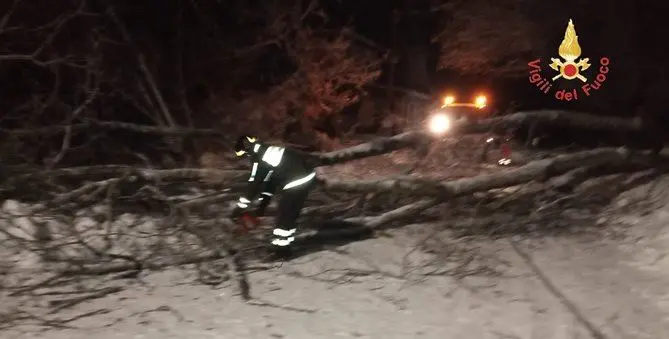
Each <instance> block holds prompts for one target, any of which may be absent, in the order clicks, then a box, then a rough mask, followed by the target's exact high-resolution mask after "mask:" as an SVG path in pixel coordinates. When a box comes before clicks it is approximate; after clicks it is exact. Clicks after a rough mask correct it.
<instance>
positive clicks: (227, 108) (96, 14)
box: [0, 0, 383, 166]
mask: <svg viewBox="0 0 669 339" xmlns="http://www.w3.org/2000/svg"><path fill="white" fill-rule="evenodd" d="M0 13H2V14H0V41H2V42H1V43H0V80H1V81H0V83H1V84H2V85H0V86H2V88H1V89H2V91H0V105H1V107H0V108H1V111H2V113H1V118H0V128H2V134H1V138H2V139H3V140H2V141H3V143H2V144H3V148H4V149H5V151H6V152H4V153H5V154H10V153H11V154H13V155H14V158H15V160H16V161H18V162H26V161H27V162H29V163H39V164H47V165H48V166H56V165H57V164H59V163H61V162H69V163H90V162H91V161H103V160H104V159H103V158H105V157H106V158H107V159H113V161H114V162H119V161H126V160H127V161H136V160H137V159H138V157H140V158H141V156H139V155H138V154H139V153H151V151H152V150H153V151H155V150H156V147H157V146H159V145H163V146H161V147H162V148H159V152H158V153H163V154H165V153H170V154H172V156H173V157H174V158H183V157H182V156H184V155H188V153H192V152H194V150H193V147H195V146H194V145H193V143H192V142H191V140H189V139H188V138H186V137H185V134H181V135H175V134H174V133H171V136H169V137H167V136H165V135H166V134H163V133H161V132H160V129H163V130H170V129H171V130H174V129H178V128H191V127H211V126H214V127H215V128H216V129H218V130H219V132H220V133H219V137H217V139H220V137H223V138H225V137H226V136H227V135H229V134H232V133H236V132H238V131H240V130H243V129H246V130H248V131H251V132H256V133H262V134H265V136H268V137H276V136H279V135H281V133H282V132H283V130H284V129H285V127H286V126H285V125H286V122H290V121H291V119H292V120H295V121H300V122H301V126H302V127H304V128H305V129H309V128H312V127H313V126H314V124H316V123H317V122H318V120H319V118H321V117H323V116H328V115H336V114H338V113H339V112H340V111H341V110H342V109H343V108H344V107H346V106H348V105H350V104H352V103H354V102H355V101H356V100H358V97H359V95H360V93H361V91H362V86H363V85H364V84H366V83H368V82H370V81H372V80H374V79H375V78H376V77H378V76H379V73H380V66H381V62H382V59H383V58H382V55H378V53H375V52H369V51H367V50H365V49H363V48H360V47H359V46H357V45H354V44H353V43H352V42H351V40H350V39H349V38H348V35H347V32H350V30H349V28H347V27H341V26H334V25H331V24H329V21H328V20H327V15H326V14H325V13H323V11H322V10H320V7H319V5H318V3H317V2H316V1H311V2H302V1H288V0H286V1H275V2H272V3H271V4H266V3H263V4H258V3H255V2H250V1H233V0H229V1H211V0H204V1H186V0H170V1H148V2H132V1H120V0H119V1H103V2H101V1H86V0H69V1H58V2H53V1H47V0H36V1H24V0H14V1H7V2H3V4H2V5H0ZM101 122H104V123H101ZM111 122H126V123H132V124H135V125H137V126H139V127H142V126H144V127H152V128H154V129H153V130H152V135H148V134H146V133H140V134H139V135H140V136H141V137H137V134H132V135H130V134H127V133H126V132H124V130H127V129H128V128H125V127H128V126H129V125H125V126H124V125H121V124H116V125H114V124H112V123H111ZM103 127H104V128H103ZM135 127H136V126H135ZM40 128H41V129H40ZM156 128H158V129H156ZM63 129H65V132H64V133H63ZM110 129H113V130H114V132H113V133H110V131H109V130H110ZM134 129H135V132H137V131H138V128H134ZM139 129H140V130H141V129H142V128H139ZM146 131H148V130H147V129H146V128H144V132H146ZM156 135H158V137H156ZM130 136H132V139H134V140H135V142H132V141H130V140H131V138H129V137H130ZM210 142H213V140H210V141H209V142H208V143H210ZM110 143H113V144H114V145H115V147H114V148H110V147H107V146H108V145H109V144H110ZM35 145H40V146H39V147H35ZM32 150H35V151H32ZM154 153H155V152H154ZM3 158H4V160H5V162H6V161H7V159H9V156H8V155H7V156H5V155H3ZM19 158H20V159H19ZM122 159H124V160H122Z"/></svg>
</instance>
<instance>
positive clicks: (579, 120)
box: [311, 110, 644, 166]
mask: <svg viewBox="0 0 669 339" xmlns="http://www.w3.org/2000/svg"><path fill="white" fill-rule="evenodd" d="M532 123H539V124H549V125H551V126H564V127H569V128H576V129H582V130H595V131H612V132H616V131H617V132H640V131H642V130H643V128H644V124H643V121H642V120H641V119H639V118H634V119H629V118H616V117H605V116H596V115H592V114H586V113H580V112H570V111H557V110H539V111H526V112H517V113H513V114H509V115H505V116H500V117H494V118H488V119H483V120H479V121H471V122H465V123H462V124H461V125H457V126H454V127H455V128H454V131H457V133H458V134H468V133H485V132H490V131H491V130H493V129H495V128H509V127H520V126H523V125H529V124H532ZM433 140H435V136H434V135H431V134H430V133H428V132H427V131H411V132H405V133H402V134H398V135H395V136H392V137H387V138H378V139H375V140H372V141H370V142H366V143H363V144H360V145H357V146H353V147H349V148H345V149H341V150H337V151H333V152H328V153H313V154H311V156H312V157H313V163H314V164H315V165H316V166H327V165H333V164H337V163H342V162H347V161H351V160H356V159H361V158H365V157H371V156H376V155H380V154H384V153H389V152H392V151H395V150H398V149H402V148H407V147H416V148H418V149H419V150H424V151H427V149H428V146H429V144H430V143H431V142H432V141H433Z"/></svg>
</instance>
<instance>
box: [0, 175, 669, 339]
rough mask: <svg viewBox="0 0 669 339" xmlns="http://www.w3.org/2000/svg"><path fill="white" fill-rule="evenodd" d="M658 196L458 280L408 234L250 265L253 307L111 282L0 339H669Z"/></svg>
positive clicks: (190, 279)
mask: <svg viewBox="0 0 669 339" xmlns="http://www.w3.org/2000/svg"><path fill="white" fill-rule="evenodd" d="M335 170H339V171H342V172H346V168H339V169H335ZM340 174H341V173H340ZM344 174H345V173H344ZM376 174H378V175H380V176H382V175H385V174H386V173H376ZM463 175H466V174H463ZM667 192H669V177H664V178H663V179H660V180H656V181H654V182H652V183H650V184H645V185H642V186H639V187H636V188H634V189H632V190H630V191H627V192H625V193H623V194H621V195H620V196H618V198H616V200H614V201H613V202H612V203H611V204H610V205H608V206H607V207H604V208H601V209H600V210H598V211H596V212H597V214H598V217H597V218H596V219H595V221H592V225H589V226H591V227H590V228H592V229H594V231H590V232H585V233H584V234H581V233H575V234H572V235H568V234H569V233H566V234H562V235H555V236H542V237H533V238H521V237H520V236H513V237H508V236H503V237H497V238H495V239H492V238H490V239H487V238H486V237H478V238H477V239H475V240H472V241H470V242H469V243H467V244H466V246H467V247H468V252H472V253H476V254H477V256H476V257H475V258H474V260H472V262H470V263H469V264H468V265H467V266H464V267H460V268H459V269H458V270H454V268H453V266H452V262H451V264H447V262H449V256H455V255H456V253H455V252H454V250H455V249H456V248H457V247H458V246H465V245H464V244H459V243H456V242H448V240H447V239H448V234H449V233H448V232H449V231H448V230H441V231H439V230H435V227H436V226H435V225H433V224H432V225H428V224H413V225H409V226H406V227H403V228H400V229H395V230H390V231H384V232H382V233H380V234H378V236H377V237H375V238H373V239H369V240H363V241H358V242H353V243H350V244H346V245H341V246H333V247H331V248H328V249H325V250H322V251H319V252H315V253H311V254H308V255H305V256H302V257H299V258H297V259H294V260H292V261H290V262H287V263H284V264H282V265H279V264H276V265H271V266H270V265H267V264H254V265H253V267H256V268H258V267H259V266H262V267H260V268H262V269H254V270H251V272H250V273H249V281H250V283H251V294H252V296H253V300H252V301H250V302H243V301H242V300H241V298H240V297H239V296H238V295H236V291H237V289H236V285H235V284H234V283H232V282H226V283H223V284H221V285H218V286H207V285H204V284H202V283H201V282H199V281H198V279H197V277H196V272H195V270H194V269H193V267H190V266H186V267H181V268H169V269H166V270H163V271H157V272H146V273H143V274H142V275H141V276H140V277H139V278H138V279H114V280H112V281H108V282H106V285H105V286H109V284H111V285H116V286H119V287H122V288H119V292H116V293H111V294H108V295H107V296H106V297H103V298H99V299H93V300H90V301H87V302H84V303H81V304H78V305H77V306H75V307H73V308H69V309H66V310H62V311H60V312H58V313H57V314H53V315H48V319H53V317H58V318H60V319H67V318H69V317H79V318H78V319H77V320H73V321H69V322H67V323H66V326H67V327H65V328H55V327H53V326H51V327H49V326H47V327H44V326H39V327H38V326H29V325H26V324H25V323H23V324H22V325H20V326H14V327H11V328H8V329H4V330H0V331H2V332H0V338H2V339H10V338H51V339H78V338H82V339H84V338H86V339H88V338H96V339H108V338H109V339H111V338H125V339H129V338H146V339H154V338H156V339H158V338H159V339H168V338H308V339H316V338H381V339H386V338H435V339H437V338H439V339H451V338H453V339H456V338H457V339H461V338H467V339H479V338H480V339H488V338H489V339H563V338H564V339H577V338H583V339H586V338H597V339H599V338H606V339H641V338H648V339H663V338H669V256H667V253H668V252H667V251H668V250H667V249H668V248H669V204H667V203H668V202H669V196H668V195H669V193H667ZM638 202H643V203H644V204H641V205H639V204H638ZM650 202H654V203H653V204H650ZM437 231H439V232H437ZM437 240H439V241H437ZM427 243H429V246H427V245H425V244H427ZM421 244H423V245H425V246H422V247H421V246H419V245H421ZM430 248H431V249H432V250H429V251H428V250H427V249H430ZM263 265H264V266H263ZM483 265H485V266H483ZM481 267H485V268H486V269H485V270H483V269H479V270H477V268H481ZM467 271H469V272H467ZM454 272H455V273H459V274H455V273H454ZM477 272H478V273H477ZM455 276H459V277H460V279H456V277H455ZM5 278H8V277H5ZM8 305H13V304H12V303H10V301H9V299H5V300H0V321H1V320H2V319H3V318H4V317H5V316H4V315H2V312H7V311H9V312H11V309H9V306H8ZM33 307H34V305H33ZM46 318H47V317H46V316H45V315H41V314H40V315H39V316H37V317H36V318H35V319H34V320H33V321H32V322H33V323H40V321H42V325H44V323H43V320H44V319H46ZM40 319H41V320H40ZM54 325H55V323H54ZM0 328H2V327H0ZM45 328H46V329H45Z"/></svg>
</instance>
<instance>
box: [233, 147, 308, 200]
mask: <svg viewBox="0 0 669 339" xmlns="http://www.w3.org/2000/svg"><path fill="white" fill-rule="evenodd" d="M249 153H250V154H249V155H250V159H251V175H250V176H249V179H248V188H247V190H246V194H244V196H242V197H241V198H239V202H238V203H237V205H238V206H239V207H241V208H246V207H248V204H250V203H251V202H252V201H253V200H254V199H255V198H256V197H257V196H258V195H259V194H261V195H263V196H262V197H260V198H261V199H264V198H268V197H271V196H272V195H273V194H274V193H275V192H276V191H277V190H279V191H283V190H289V189H298V188H300V187H304V186H305V185H308V184H310V183H311V182H312V181H313V179H314V178H315V177H316V172H315V171H314V167H313V166H311V165H309V164H308V163H307V162H306V159H305V157H304V156H302V155H301V154H300V153H298V152H296V151H294V150H292V149H290V148H285V147H281V146H268V145H264V144H260V143H256V144H255V145H254V149H253V151H251V152H249Z"/></svg>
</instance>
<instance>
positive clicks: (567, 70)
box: [549, 19, 590, 82]
mask: <svg viewBox="0 0 669 339" xmlns="http://www.w3.org/2000/svg"><path fill="white" fill-rule="evenodd" d="M558 54H559V55H560V57H562V59H564V61H562V60H560V59H558V58H551V61H553V63H551V64H550V65H549V66H550V67H551V68H552V69H554V70H556V71H558V72H560V74H558V75H556V76H554V77H553V80H557V79H559V78H565V79H567V80H572V79H578V80H581V81H583V82H586V81H588V79H587V78H586V77H584V76H583V75H581V72H582V71H585V70H586V69H588V68H589V67H590V64H589V63H588V61H590V59H589V58H582V59H580V60H578V61H577V59H578V57H580V56H581V46H579V44H578V35H576V29H575V28H574V23H573V22H572V21H571V19H569V24H568V25H567V31H566V32H565V33H564V39H562V43H561V44H560V48H559V49H558Z"/></svg>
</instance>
